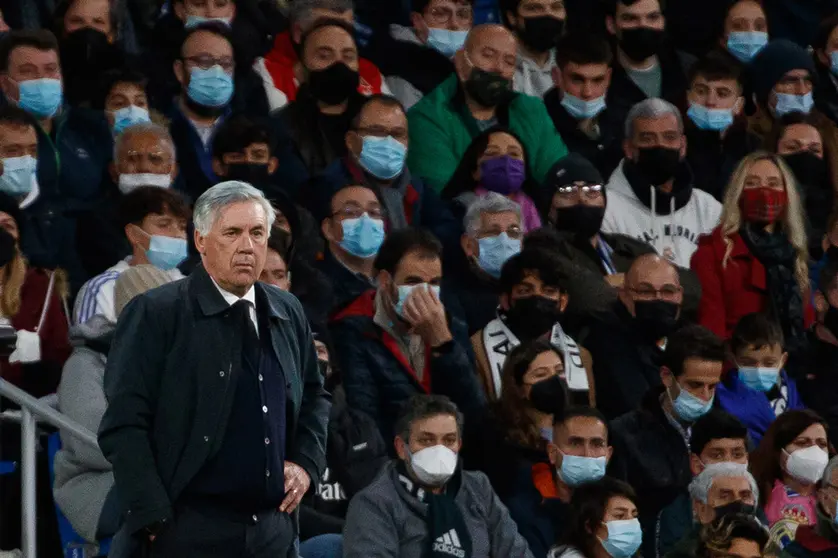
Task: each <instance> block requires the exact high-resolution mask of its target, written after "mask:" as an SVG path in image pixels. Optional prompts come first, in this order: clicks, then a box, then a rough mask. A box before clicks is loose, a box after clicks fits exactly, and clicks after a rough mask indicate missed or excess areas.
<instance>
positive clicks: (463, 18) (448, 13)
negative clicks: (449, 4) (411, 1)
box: [428, 6, 474, 25]
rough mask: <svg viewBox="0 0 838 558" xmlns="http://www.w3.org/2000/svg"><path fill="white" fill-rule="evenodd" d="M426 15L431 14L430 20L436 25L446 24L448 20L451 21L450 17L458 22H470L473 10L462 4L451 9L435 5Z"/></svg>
mask: <svg viewBox="0 0 838 558" xmlns="http://www.w3.org/2000/svg"><path fill="white" fill-rule="evenodd" d="M428 15H430V16H431V17H430V19H431V21H432V22H434V23H435V24H437V25H447V24H448V22H450V21H451V18H452V17H453V18H454V20H455V21H457V22H459V23H471V20H472V19H473V18H474V11H473V10H472V9H471V7H470V6H463V7H462V8H457V9H456V10H452V9H451V8H443V7H436V8H431V10H430V11H429V12H428Z"/></svg>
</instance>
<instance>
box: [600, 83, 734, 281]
mask: <svg viewBox="0 0 838 558" xmlns="http://www.w3.org/2000/svg"><path fill="white" fill-rule="evenodd" d="M625 134H626V138H625V140H624V141H623V152H624V153H625V159H623V161H622V162H621V163H620V166H619V167H617V170H615V171H614V174H612V175H611V178H610V179H609V180H608V185H607V188H608V191H609V202H610V203H609V204H608V207H607V208H606V210H605V218H604V220H603V222H602V231H603V232H606V233H620V234H625V235H628V236H633V237H635V238H637V239H639V240H643V241H644V242H647V243H648V244H650V245H652V247H653V248H655V250H656V251H657V253H658V254H660V255H661V256H664V257H665V258H666V259H668V260H669V261H671V262H672V263H674V264H675V265H678V266H681V267H689V266H690V258H691V257H692V255H693V252H695V250H696V248H697V247H698V238H699V237H700V236H701V235H703V234H710V233H711V232H712V231H713V229H714V228H715V227H716V225H717V224H718V222H719V216H720V215H721V211H722V206H721V204H720V203H719V202H717V201H716V200H715V199H713V196H711V195H710V194H708V193H707V192H704V191H702V190H698V189H696V188H694V187H693V174H692V171H691V170H690V167H689V165H688V164H687V163H686V162H685V161H684V158H685V156H686V154H687V140H686V138H685V136H684V121H683V120H682V118H681V113H680V112H679V111H678V109H677V108H675V107H674V106H673V105H672V104H670V103H668V102H666V101H664V100H663V99H646V100H645V101H642V102H640V103H638V104H637V105H635V106H634V107H632V109H631V111H630V112H629V115H628V117H627V118H626V123H625Z"/></svg>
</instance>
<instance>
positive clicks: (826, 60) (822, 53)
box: [815, 48, 832, 68]
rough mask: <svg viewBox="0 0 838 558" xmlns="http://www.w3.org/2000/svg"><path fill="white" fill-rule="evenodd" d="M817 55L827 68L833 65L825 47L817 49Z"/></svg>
mask: <svg viewBox="0 0 838 558" xmlns="http://www.w3.org/2000/svg"><path fill="white" fill-rule="evenodd" d="M815 56H817V57H818V60H820V62H821V64H823V65H824V66H826V67H827V68H829V67H830V66H831V65H832V64H831V61H830V60H829V56H827V55H826V52H825V51H824V50H823V49H820V48H819V49H816V50H815Z"/></svg>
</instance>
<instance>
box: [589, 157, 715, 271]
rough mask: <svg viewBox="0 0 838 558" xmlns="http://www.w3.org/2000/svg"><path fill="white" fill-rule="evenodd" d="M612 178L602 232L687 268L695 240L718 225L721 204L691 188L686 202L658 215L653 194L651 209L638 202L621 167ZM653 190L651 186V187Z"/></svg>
mask: <svg viewBox="0 0 838 558" xmlns="http://www.w3.org/2000/svg"><path fill="white" fill-rule="evenodd" d="M624 163H625V159H623V160H622V161H621V162H620V165H619V166H618V167H617V169H616V170H615V171H614V173H613V174H612V175H611V178H610V179H609V180H608V184H607V186H606V195H607V196H608V198H607V199H608V204H607V206H606V208H605V218H604V219H603V221H602V229H601V230H602V232H604V233H619V234H625V235H628V236H631V237H633V238H637V239H638V240H642V241H644V242H646V243H647V244H649V245H651V246H652V247H653V248H654V249H655V250H656V251H657V252H658V254H660V255H661V256H663V257H665V258H667V259H668V260H669V261H671V262H672V263H674V264H675V265H678V266H680V267H686V268H688V267H690V258H691V257H692V255H693V252H695V250H696V248H697V247H698V238H699V237H700V236H701V235H704V234H710V233H711V232H712V231H713V229H715V228H716V226H718V224H719V217H720V216H721V213H722V205H721V204H720V203H719V202H718V201H716V199H715V198H714V197H713V196H711V195H710V194H708V193H707V192H704V191H702V190H699V189H698V188H693V190H692V194H691V195H690V199H689V201H688V202H687V203H686V205H684V206H683V207H682V208H680V209H677V210H676V209H675V200H674V199H673V200H672V202H671V207H670V208H669V212H668V214H667V215H658V214H657V213H656V211H655V210H656V207H655V197H656V196H655V195H654V192H652V195H651V199H652V207H647V206H645V205H644V204H643V202H641V201H640V199H639V198H638V197H637V194H635V193H634V190H632V188H631V185H629V183H628V179H627V178H626V175H625V173H624V172H623V164H624ZM650 188H654V186H650Z"/></svg>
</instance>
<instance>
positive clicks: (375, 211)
mask: <svg viewBox="0 0 838 558" xmlns="http://www.w3.org/2000/svg"><path fill="white" fill-rule="evenodd" d="M364 213H366V214H367V215H369V216H370V218H371V219H384V217H385V215H386V212H385V211H384V209H382V208H381V207H367V208H364V207H361V206H360V205H357V204H347V205H344V206H343V207H341V208H340V209H338V210H337V211H335V212H334V213H332V217H340V218H342V219H360V218H361V216H362V215H363V214H364Z"/></svg>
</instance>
